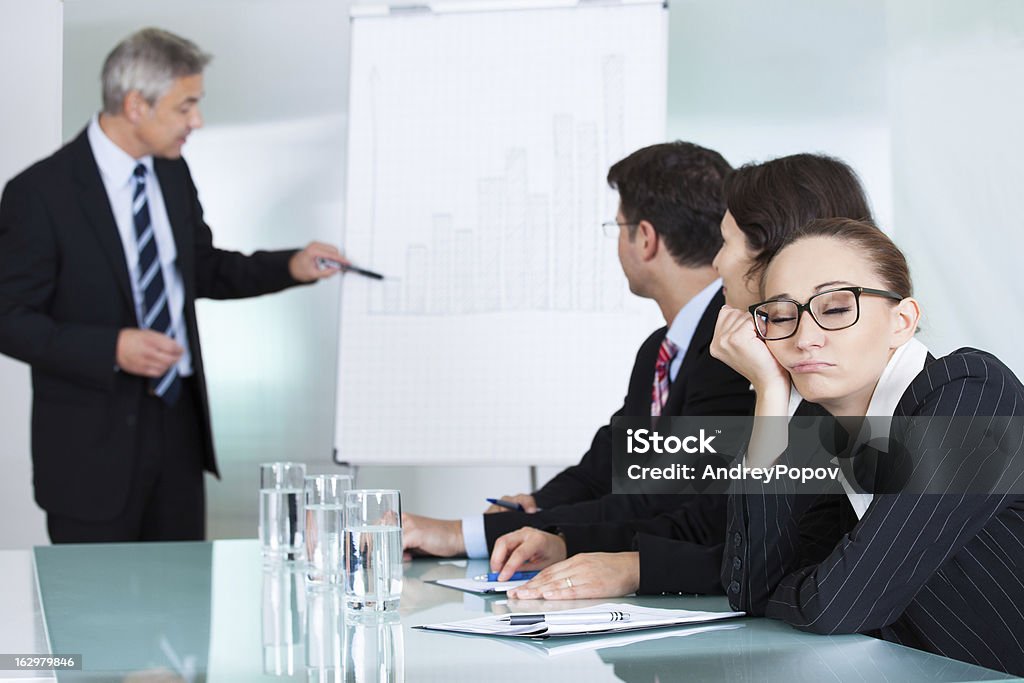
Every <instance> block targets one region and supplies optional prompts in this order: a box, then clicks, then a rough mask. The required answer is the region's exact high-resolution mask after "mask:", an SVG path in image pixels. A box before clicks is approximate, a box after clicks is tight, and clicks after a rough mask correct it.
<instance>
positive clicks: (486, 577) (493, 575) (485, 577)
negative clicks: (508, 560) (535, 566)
mask: <svg viewBox="0 0 1024 683" xmlns="http://www.w3.org/2000/svg"><path fill="white" fill-rule="evenodd" d="M500 573H501V572H490V573H489V574H481V575H480V576H474V577H473V578H474V579H475V580H476V581H497V580H498V574H500ZM537 574H540V572H539V571H537V572H516V573H515V574H513V575H512V576H510V577H509V578H508V579H506V581H526V580H528V579H532V578H533V577H535V576H537Z"/></svg>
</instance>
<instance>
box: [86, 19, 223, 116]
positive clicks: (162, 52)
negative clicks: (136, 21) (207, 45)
mask: <svg viewBox="0 0 1024 683" xmlns="http://www.w3.org/2000/svg"><path fill="white" fill-rule="evenodd" d="M212 58H213V55H210V54H208V53H206V52H203V51H202V50H200V49H199V47H198V46H196V44H195V43H193V42H192V41H191V40H186V39H185V38H182V37H181V36H176V35H174V34H173V33H170V32H168V31H164V30H163V29H159V28H144V29H142V30H140V31H136V32H135V33H133V34H132V35H130V36H128V37H127V38H125V39H124V40H122V41H121V42H120V43H119V44H118V46H117V47H115V48H114V49H113V51H112V52H111V53H110V54H109V55H107V60H106V61H105V62H104V63H103V76H102V81H103V111H104V113H106V114H112V115H117V114H119V113H121V107H122V106H123V104H124V98H125V97H126V96H127V95H128V93H129V92H131V91H132V90H137V91H138V92H139V94H141V95H142V97H143V99H145V100H146V102H148V103H149V104H150V105H153V104H156V101H157V100H158V99H160V98H161V97H162V96H163V95H164V93H166V92H167V91H168V90H169V89H170V87H171V84H173V83H174V79H176V78H181V77H182V76H193V75H195V74H200V73H202V72H203V68H204V67H205V66H206V65H207V64H209V62H210V60H211V59H212Z"/></svg>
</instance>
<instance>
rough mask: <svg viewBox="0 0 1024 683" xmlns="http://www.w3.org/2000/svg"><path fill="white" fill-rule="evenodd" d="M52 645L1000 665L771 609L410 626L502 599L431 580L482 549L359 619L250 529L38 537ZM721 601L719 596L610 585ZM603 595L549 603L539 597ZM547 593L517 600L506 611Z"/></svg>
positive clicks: (153, 662)
mask: <svg viewBox="0 0 1024 683" xmlns="http://www.w3.org/2000/svg"><path fill="white" fill-rule="evenodd" d="M34 555H35V563H36V573H37V578H38V583H39V592H40V596H41V602H42V607H43V614H44V620H45V626H46V633H47V637H48V639H49V646H50V652H51V653H54V654H80V655H81V656H82V665H83V670H82V671H58V672H57V674H56V675H57V678H58V680H59V681H130V682H133V683H135V682H142V681H147V682H148V681H160V682H161V683H162V682H164V681H189V682H198V681H218V682H219V681H300V680H301V681H317V682H321V681H322V682H325V683H326V682H333V681H432V680H435V681H463V680H465V681H479V680H488V681H516V683H522V681H530V682H531V683H533V682H535V681H563V680H588V681H617V680H621V681H658V680H660V681H666V680H679V679H684V678H685V679H692V680H730V681H766V680H767V681H771V680H784V681H787V683H793V682H795V681H820V680H825V679H829V680H850V679H854V680H886V679H887V680H900V681H909V680H922V681H924V680H928V681H954V680H956V681H964V680H993V679H1005V678H1009V676H1006V675H1004V674H1000V673H998V672H994V671H990V670H987V669H982V668H980V667H976V666H971V665H968V664H964V663H961V662H956V661H952V660H949V659H945V658H942V657H938V656H935V655H930V654H926V653H923V652H918V651H916V650H912V649H908V648H904V647H900V646H897V645H893V644H890V643H885V642H883V641H880V640H876V639H873V638H868V637H865V636H858V635H851V636H815V635H811V634H806V633H801V632H799V631H797V630H795V629H792V628H791V627H789V626H787V625H785V624H783V623H781V622H777V621H773V620H768V619H740V620H734V621H731V622H728V623H729V625H730V626H732V628H728V629H723V630H712V631H705V632H694V631H695V630H694V629H692V628H691V629H686V628H682V629H679V628H677V629H658V630H654V631H647V632H643V633H633V634H620V635H617V636H602V637H596V638H595V637H585V638H559V639H548V640H545V641H532V640H531V641H520V640H511V639H499V638H485V637H478V636H460V635H454V634H446V633H436V632H427V631H421V630H416V629H413V628H412V627H413V626H416V625H421V624H429V623H437V622H446V621H454V620H458V619H469V618H472V617H477V616H481V615H484V614H487V613H502V612H508V611H512V610H511V609H510V607H509V604H508V603H507V601H506V600H505V599H504V596H501V595H493V596H481V595H475V594H469V593H462V592H459V591H456V590H453V589H450V588H445V587H443V586H439V585H436V584H434V583H432V581H434V580H436V579H442V578H462V577H467V576H476V575H478V574H481V573H484V572H486V571H487V568H486V564H485V563H484V562H482V561H472V560H470V561H467V560H416V561H414V562H411V563H410V562H407V563H406V564H405V567H404V569H405V575H406V581H405V586H404V590H403V594H402V599H401V609H400V610H399V611H398V613H397V614H393V615H390V616H388V617H385V618H373V617H370V618H366V617H362V618H354V617H353V615H352V614H346V612H345V610H344V609H343V607H342V604H343V601H342V599H341V596H340V594H339V593H338V592H337V591H329V590H328V591H324V590H310V589H308V588H307V586H306V585H305V583H304V576H303V572H302V569H301V567H296V566H294V565H284V564H264V562H263V560H262V558H261V556H260V551H259V546H258V544H257V542H256V541H249V540H244V541H216V542H213V543H151V544H117V545H66V546H45V547H38V548H36V549H35V551H34ZM620 601H621V602H631V603H635V604H642V605H647V606H651V607H667V608H678V609H698V610H716V611H727V610H728V604H727V602H726V600H725V598H724V597H706V596H705V597H698V596H679V597H676V596H672V597H633V598H622V599H617V600H616V602H620ZM598 602H606V601H603V600H590V601H574V602H549V603H543V609H545V610H552V609H557V608H570V607H582V606H587V605H593V604H596V603H598ZM540 604H541V603H522V602H520V603H518V604H516V605H514V606H515V611H523V610H536V609H539V608H540Z"/></svg>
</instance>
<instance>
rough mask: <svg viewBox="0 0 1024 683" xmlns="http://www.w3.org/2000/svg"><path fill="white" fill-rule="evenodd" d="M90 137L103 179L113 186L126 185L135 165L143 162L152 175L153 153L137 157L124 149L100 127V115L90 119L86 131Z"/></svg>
mask: <svg viewBox="0 0 1024 683" xmlns="http://www.w3.org/2000/svg"><path fill="white" fill-rule="evenodd" d="M86 135H87V136H88V137H89V146H90V147H92V155H93V157H94V158H95V159H96V166H98V167H99V169H100V174H101V175H102V176H103V180H104V181H105V182H107V183H109V184H110V185H111V186H112V187H124V186H125V185H127V184H128V183H130V182H131V180H132V175H134V174H135V167H136V166H138V165H139V164H142V165H144V166H145V167H146V172H147V174H149V175H150V176H151V175H152V173H153V157H152V156H151V155H147V156H144V157H142V158H140V159H135V158H134V157H132V156H131V155H130V154H128V152H126V151H124V150H123V149H121V148H120V147H118V146H117V144H116V143H115V142H114V141H113V140H111V139H110V138H108V137H107V134H106V133H104V132H103V129H102V128H100V116H99V114H94V115H93V117H92V119H91V120H90V121H89V127H88V129H87V131H86Z"/></svg>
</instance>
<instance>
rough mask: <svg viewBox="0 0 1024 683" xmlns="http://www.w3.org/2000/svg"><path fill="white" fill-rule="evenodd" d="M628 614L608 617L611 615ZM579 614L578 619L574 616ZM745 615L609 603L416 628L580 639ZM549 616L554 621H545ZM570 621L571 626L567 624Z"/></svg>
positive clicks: (491, 616) (500, 615)
mask: <svg viewBox="0 0 1024 683" xmlns="http://www.w3.org/2000/svg"><path fill="white" fill-rule="evenodd" d="M615 614H617V615H625V616H624V617H623V616H619V617H612V618H608V617H607V615H615ZM573 615H577V616H575V617H574V616H573ZM743 615H744V613H743V612H697V611H693V610H686V609H656V608H653V607H640V606H638V605H630V604H626V603H614V602H606V603H602V604H600V605H594V606H593V607H581V608H579V609H570V610H562V611H551V612H547V613H545V614H544V615H538V614H535V613H532V612H531V613H511V614H492V615H489V616H486V617H481V618H479V619H466V620H465V621H452V622H448V623H443V624H424V625H422V626H414V627H413V628H419V629H423V630H427V631H445V632H448V633H468V634H473V635H481V636H506V637H512V638H548V637H551V636H580V635H586V634H589V633H620V632H623V631H639V630H643V629H651V628H664V627H666V626H681V625H684V624H702V623H706V622H709V621H718V620H721V619H732V618H735V617H742V616H743ZM545 616H546V617H548V618H549V619H550V621H545V620H543V617H545ZM512 617H519V618H523V619H528V618H529V617H535V618H537V621H536V622H535V623H529V624H513V623H511V622H512V621H515V619H511V618H512ZM567 622H568V623H567Z"/></svg>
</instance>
